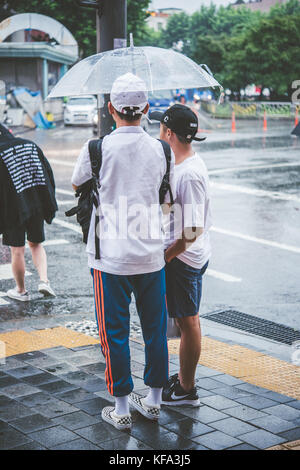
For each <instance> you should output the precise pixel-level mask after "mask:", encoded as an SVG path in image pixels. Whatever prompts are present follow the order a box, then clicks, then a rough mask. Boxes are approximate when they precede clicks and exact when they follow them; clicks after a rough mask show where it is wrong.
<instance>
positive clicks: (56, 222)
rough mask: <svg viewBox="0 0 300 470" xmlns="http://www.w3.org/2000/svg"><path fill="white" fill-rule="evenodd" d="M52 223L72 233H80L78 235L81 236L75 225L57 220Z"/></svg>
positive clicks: (78, 228)
mask: <svg viewBox="0 0 300 470" xmlns="http://www.w3.org/2000/svg"><path fill="white" fill-rule="evenodd" d="M53 223H54V224H57V225H61V227H65V228H68V229H69V230H73V232H77V233H80V235H82V230H81V228H80V227H79V226H77V225H75V224H70V222H65V221H64V220H61V219H57V218H56V219H54V220H53Z"/></svg>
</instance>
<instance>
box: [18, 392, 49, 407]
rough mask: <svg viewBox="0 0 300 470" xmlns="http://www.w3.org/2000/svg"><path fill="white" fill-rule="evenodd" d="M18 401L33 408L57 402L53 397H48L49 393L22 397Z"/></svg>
mask: <svg viewBox="0 0 300 470" xmlns="http://www.w3.org/2000/svg"><path fill="white" fill-rule="evenodd" d="M18 401H19V402H20V403H22V404H23V405H26V406H28V407H30V408H33V407H34V406H39V405H45V404H46V403H49V402H51V401H55V398H54V397H51V395H48V393H44V392H39V393H34V394H33V395H27V396H25V397H20V398H18Z"/></svg>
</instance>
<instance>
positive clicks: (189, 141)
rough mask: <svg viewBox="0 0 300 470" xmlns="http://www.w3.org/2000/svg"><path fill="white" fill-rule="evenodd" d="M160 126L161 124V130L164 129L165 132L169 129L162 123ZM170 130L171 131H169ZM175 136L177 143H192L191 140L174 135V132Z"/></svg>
mask: <svg viewBox="0 0 300 470" xmlns="http://www.w3.org/2000/svg"><path fill="white" fill-rule="evenodd" d="M161 124H162V126H163V128H164V131H165V132H166V131H167V129H169V127H168V126H166V125H165V124H164V123H163V122H162V123H161ZM171 130H172V129H171ZM175 135H176V137H177V139H178V140H179V142H180V143H181V144H190V143H191V142H192V140H191V139H187V138H186V137H182V135H178V134H176V132H175Z"/></svg>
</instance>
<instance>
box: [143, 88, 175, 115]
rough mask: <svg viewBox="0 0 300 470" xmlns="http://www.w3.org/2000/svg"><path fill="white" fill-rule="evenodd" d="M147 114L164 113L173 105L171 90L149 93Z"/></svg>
mask: <svg viewBox="0 0 300 470" xmlns="http://www.w3.org/2000/svg"><path fill="white" fill-rule="evenodd" d="M149 104H150V109H149V113H152V112H153V111H163V112H165V111H166V110H167V109H168V108H169V107H170V106H173V104H175V100H174V95H173V93H172V91H171V90H157V91H154V92H153V93H149Z"/></svg>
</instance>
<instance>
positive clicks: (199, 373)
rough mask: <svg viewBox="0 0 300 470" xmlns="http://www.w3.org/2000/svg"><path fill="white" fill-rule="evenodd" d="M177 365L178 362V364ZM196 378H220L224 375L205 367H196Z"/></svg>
mask: <svg viewBox="0 0 300 470" xmlns="http://www.w3.org/2000/svg"><path fill="white" fill-rule="evenodd" d="M178 364H179V362H178ZM195 375H196V377H197V378H198V377H199V378H203V377H214V376H215V377H216V378H217V376H218V377H220V376H222V375H224V374H222V372H219V371H217V370H214V369H210V368H209V367H206V366H197V369H196V374H195Z"/></svg>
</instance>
